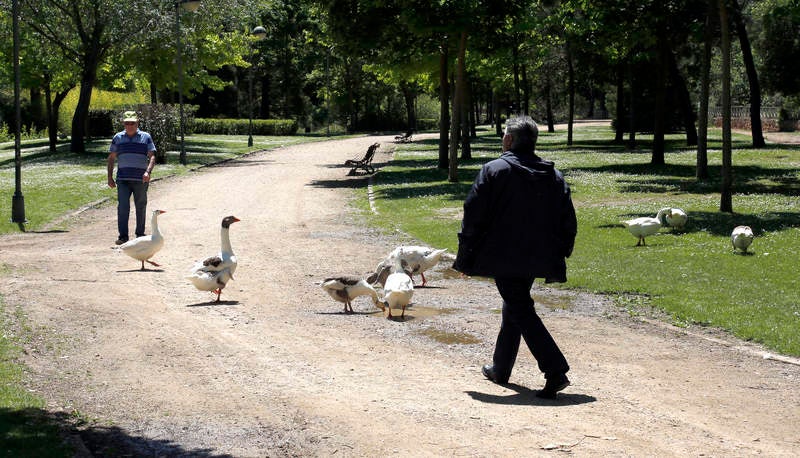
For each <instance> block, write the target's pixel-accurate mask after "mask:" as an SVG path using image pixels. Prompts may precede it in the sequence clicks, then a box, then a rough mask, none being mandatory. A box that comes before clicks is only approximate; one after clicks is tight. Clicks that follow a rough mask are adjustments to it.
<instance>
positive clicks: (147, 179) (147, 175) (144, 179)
mask: <svg viewBox="0 0 800 458" xmlns="http://www.w3.org/2000/svg"><path fill="white" fill-rule="evenodd" d="M142 182H144V183H149V182H150V172H144V175H142Z"/></svg>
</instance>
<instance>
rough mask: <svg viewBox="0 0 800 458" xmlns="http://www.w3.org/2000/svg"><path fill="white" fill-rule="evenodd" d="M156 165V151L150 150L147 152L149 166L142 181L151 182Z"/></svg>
mask: <svg viewBox="0 0 800 458" xmlns="http://www.w3.org/2000/svg"><path fill="white" fill-rule="evenodd" d="M155 166H156V152H155V151H149V152H148V153H147V168H146V169H145V171H144V175H142V181H143V182H145V183H148V182H150V174H151V173H153V167H155Z"/></svg>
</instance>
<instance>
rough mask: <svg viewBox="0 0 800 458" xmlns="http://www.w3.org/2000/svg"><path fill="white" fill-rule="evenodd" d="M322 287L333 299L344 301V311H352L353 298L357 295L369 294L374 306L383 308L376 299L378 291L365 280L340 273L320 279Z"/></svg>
mask: <svg viewBox="0 0 800 458" xmlns="http://www.w3.org/2000/svg"><path fill="white" fill-rule="evenodd" d="M322 289H323V290H325V292H326V293H328V294H329V295H330V296H331V297H332V298H333V299H334V300H336V301H339V302H344V313H353V305H352V301H353V299H355V298H357V297H359V296H370V297H371V298H372V303H373V304H375V306H376V307H378V308H380V309H383V306H382V305H381V304H380V302H379V301H378V293H377V291H375V288H373V287H372V285H370V284H369V283H368V282H367V281H366V280H364V279H362V278H359V277H356V276H353V275H341V276H338V277H328V278H326V279H325V280H322Z"/></svg>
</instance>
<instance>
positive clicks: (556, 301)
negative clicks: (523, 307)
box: [533, 294, 575, 310]
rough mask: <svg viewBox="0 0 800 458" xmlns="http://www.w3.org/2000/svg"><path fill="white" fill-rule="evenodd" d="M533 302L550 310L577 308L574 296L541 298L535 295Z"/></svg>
mask: <svg viewBox="0 0 800 458" xmlns="http://www.w3.org/2000/svg"><path fill="white" fill-rule="evenodd" d="M533 302H535V303H536V304H541V305H544V306H545V307H547V308H549V309H550V310H572V309H574V308H575V297H574V296H559V297H553V296H539V295H537V294H534V295H533Z"/></svg>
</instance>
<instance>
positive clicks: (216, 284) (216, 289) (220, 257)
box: [119, 210, 241, 302]
mask: <svg viewBox="0 0 800 458" xmlns="http://www.w3.org/2000/svg"><path fill="white" fill-rule="evenodd" d="M164 213H166V212H165V211H164V210H153V212H152V216H151V219H150V226H151V227H152V229H153V233H152V234H150V235H144V236H142V237H136V238H135V239H133V240H130V241H128V242H125V243H123V244H122V245H120V246H119V249H120V250H121V251H122V252H123V253H125V254H127V255H128V256H130V257H132V258H133V259H136V260H138V261H141V263H142V267H141V270H145V268H144V263H145V262H147V263H149V264H152V265H154V266H156V267H160V266H161V265H160V264H158V263H156V262H155V261H153V260H152V257H153V256H155V254H156V253H158V252H159V250H161V248H163V247H164V236H163V235H162V234H161V231H160V230H159V229H158V217H159V215H162V214H164ZM239 221H241V220H240V219H239V218H237V217H235V216H233V215H231V216H226V217H225V218H223V219H222V227H221V229H220V232H219V234H220V245H221V246H220V250H219V253H217V254H215V255H212V256H209V257H207V258H205V259H202V260H200V261H197V262H195V264H194V266H192V268H191V269H190V270H189V272H188V274H187V275H186V278H187V279H188V280H189V281H190V282H191V283H192V284H193V285H194V287H195V288H197V289H199V290H200V291H211V292H212V293H215V294H216V295H217V302H219V300H220V299H219V298H220V296H221V295H222V290H223V289H224V288H225V286H226V285H227V284H228V282H229V281H231V280H233V273H234V272H235V271H236V266H237V259H236V255H235V254H234V253H233V248H232V247H231V237H230V227H231V224H233V223H236V222H239Z"/></svg>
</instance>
